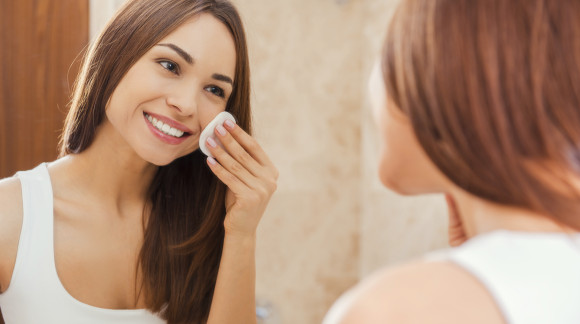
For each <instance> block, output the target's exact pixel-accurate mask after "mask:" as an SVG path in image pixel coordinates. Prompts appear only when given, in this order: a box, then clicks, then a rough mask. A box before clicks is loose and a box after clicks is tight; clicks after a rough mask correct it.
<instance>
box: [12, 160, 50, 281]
mask: <svg viewBox="0 0 580 324" xmlns="http://www.w3.org/2000/svg"><path fill="white" fill-rule="evenodd" d="M16 176H17V177H18V178H19V179H20V184H21V187H22V210H23V215H22V231H21V233H20V242H19V245H18V254H17V257H16V265H15V267H14V271H13V278H12V281H11V284H10V286H12V285H18V284H19V283H20V282H19V281H20V279H22V280H23V281H28V280H30V279H31V278H30V276H32V277H35V276H43V275H46V274H49V273H52V272H53V271H54V270H53V269H54V244H53V231H54V226H53V224H54V219H53V194H52V184H51V182H50V176H49V174H48V169H47V167H46V163H42V164H40V165H39V166H37V167H36V168H34V169H32V170H28V171H21V172H18V173H16ZM24 284H26V283H24Z"/></svg>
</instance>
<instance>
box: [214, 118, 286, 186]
mask: <svg viewBox="0 0 580 324" xmlns="http://www.w3.org/2000/svg"><path fill="white" fill-rule="evenodd" d="M224 126H225V128H227V130H228V133H229V134H230V135H231V138H233V139H234V140H235V142H237V143H239V145H241V147H242V148H243V150H244V151H245V152H247V154H249V155H250V156H251V157H252V158H253V159H254V160H255V161H257V163H258V164H260V165H261V166H263V167H267V168H268V169H270V170H272V171H275V172H274V173H275V174H274V176H275V177H276V178H277V177H278V174H277V173H278V171H277V170H276V168H275V167H274V164H273V163H272V161H271V160H270V158H269V157H268V155H267V154H266V152H264V150H263V149H262V147H261V146H260V145H259V144H258V142H256V140H255V139H254V138H253V137H252V136H250V135H249V134H248V133H246V132H245V131H244V130H243V129H242V128H241V127H240V126H238V125H236V124H235V123H232V122H230V121H226V122H225V123H224ZM226 140H228V139H227V138H226Z"/></svg>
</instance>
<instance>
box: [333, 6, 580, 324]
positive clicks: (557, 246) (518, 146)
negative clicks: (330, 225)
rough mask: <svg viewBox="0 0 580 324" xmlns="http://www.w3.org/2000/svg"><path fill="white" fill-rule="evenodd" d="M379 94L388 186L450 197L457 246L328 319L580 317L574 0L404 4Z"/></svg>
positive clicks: (379, 72) (522, 321)
mask: <svg viewBox="0 0 580 324" xmlns="http://www.w3.org/2000/svg"><path fill="white" fill-rule="evenodd" d="M371 95H372V97H373V102H374V104H373V107H374V112H375V119H376V121H377V123H378V127H379V129H380V137H381V139H382V148H381V155H380V156H381V157H380V163H379V165H380V166H379V168H380V170H379V174H380V178H381V180H382V183H383V184H384V185H385V186H386V187H388V188H390V189H392V190H395V191H397V192H399V193H401V194H406V195H415V194H424V193H434V192H442V193H446V194H447V197H448V203H449V206H450V216H451V217H450V219H451V222H450V231H449V240H450V243H451V245H453V246H455V247H454V248H452V249H450V250H447V251H442V252H440V253H437V254H433V255H430V256H429V257H428V258H425V259H423V260H420V261H417V262H414V263H410V264H406V265H402V266H398V267H395V268H391V269H387V270H383V271H379V272H378V273H376V274H375V275H373V276H371V278H369V279H367V280H365V281H364V282H362V283H361V284H359V285H358V287H356V288H354V289H353V290H352V291H351V292H349V293H347V294H346V295H345V296H344V297H343V298H341V299H340V301H339V302H337V303H336V304H335V306H334V307H333V309H332V310H331V311H330V312H329V314H328V315H327V317H326V320H325V323H333V324H334V323H341V324H350V323H357V324H365V323H422V324H423V323H448V324H449V323H451V324H453V323H471V324H473V323H486V324H500V323H511V324H530V323H538V324H539V323H558V324H572V323H580V233H579V231H580V195H579V190H580V2H578V1H546V0H529V1H512V0H510V1H504V0H403V1H402V2H401V3H400V6H399V8H398V10H397V11H396V13H395V15H394V17H393V20H392V22H391V25H390V28H389V31H388V35H387V38H386V41H385V45H384V52H383V54H382V60H381V64H380V68H377V69H375V72H374V76H373V77H372V78H371Z"/></svg>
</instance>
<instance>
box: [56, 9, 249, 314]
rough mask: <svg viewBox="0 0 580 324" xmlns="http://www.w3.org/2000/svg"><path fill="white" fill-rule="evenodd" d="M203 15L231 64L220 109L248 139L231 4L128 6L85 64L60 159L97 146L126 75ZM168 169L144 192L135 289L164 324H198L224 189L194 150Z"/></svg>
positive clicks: (204, 310) (241, 42)
mask: <svg viewBox="0 0 580 324" xmlns="http://www.w3.org/2000/svg"><path fill="white" fill-rule="evenodd" d="M201 14H209V15H211V16H213V17H215V18H216V19H217V20H218V21H220V22H221V23H223V24H224V25H225V26H226V27H227V29H228V31H229V32H230V33H231V36H232V39H233V42H234V45H235V51H236V53H235V55H236V63H235V73H234V75H233V79H234V82H233V87H232V92H231V95H230V96H229V99H228V101H227V103H226V104H225V109H226V110H227V111H230V112H232V114H233V115H235V116H236V119H237V122H238V125H240V126H241V127H242V128H243V129H245V130H246V131H248V132H249V131H250V102H249V97H250V84H249V80H250V76H249V66H248V55H247V48H246V40H245V35H244V30H243V27H242V22H241V20H240V17H239V15H238V13H237V11H236V10H235V8H234V7H233V6H232V5H231V4H230V3H229V1H227V0H131V1H128V2H127V3H126V4H125V5H124V6H123V8H121V9H120V11H119V12H118V13H117V15H116V16H115V17H114V18H113V19H112V20H111V22H110V23H109V24H108V25H107V26H106V27H105V29H104V30H103V32H102V33H101V34H100V35H99V37H98V38H97V39H96V41H95V43H94V44H93V45H92V47H91V49H90V50H89V52H88V53H87V55H86V57H85V62H84V64H83V68H82V70H81V72H80V75H79V78H78V80H77V83H76V85H75V91H74V94H73V100H72V103H71V109H70V112H69V114H68V117H67V120H66V124H65V130H64V134H63V138H62V145H61V155H66V154H80V153H82V152H83V151H84V150H85V149H87V148H88V147H89V146H90V145H91V144H92V143H93V142H94V140H95V138H96V134H97V133H98V130H99V126H100V125H102V124H103V123H104V121H105V118H107V115H106V111H105V108H106V106H107V105H108V102H109V100H110V99H111V97H112V96H113V93H114V92H115V90H116V89H117V87H118V85H119V84H120V83H121V82H122V79H123V78H124V76H126V75H127V72H128V71H129V70H130V69H131V67H132V66H134V65H135V63H136V62H138V61H139V59H140V58H141V57H143V56H144V55H145V54H146V53H147V52H148V51H149V50H150V49H151V48H152V47H154V46H155V45H156V44H157V43H159V41H160V40H162V39H163V38H165V37H166V36H168V35H169V34H171V33H172V32H173V31H175V30H176V29H177V28H179V27H180V26H183V24H184V23H186V22H188V21H191V19H192V18H194V17H198V16H199V15H201ZM192 91H194V90H192ZM107 109H108V108H107ZM197 135H199V134H197ZM169 162H170V163H169ZM169 162H168V164H167V165H165V164H163V166H161V167H159V168H158V170H157V173H156V174H155V176H154V179H153V181H152V183H151V185H150V187H149V190H148V197H147V200H148V202H147V206H146V208H145V210H144V222H145V223H144V226H145V233H144V241H143V246H142V249H141V251H140V254H139V261H138V269H137V272H138V274H139V276H138V278H142V279H143V282H142V286H139V285H138V286H137V289H138V290H139V294H141V293H143V294H144V296H145V300H146V304H147V307H148V308H149V309H150V310H152V311H155V312H161V315H162V316H164V317H165V318H166V319H167V321H168V323H202V322H204V321H205V319H206V318H207V316H208V313H209V307H210V303H211V299H212V295H213V290H214V286H215V282H216V277H217V270H218V266H219V261H220V256H221V249H222V246H223V238H224V229H223V220H224V216H225V203H224V200H225V192H226V188H225V186H224V185H223V184H222V183H221V182H220V181H219V180H218V179H217V178H216V177H215V176H214V175H213V174H212V172H211V171H210V170H209V168H208V167H207V165H206V162H205V157H204V156H203V154H201V153H200V152H199V150H196V151H194V152H192V153H189V154H186V155H185V156H182V157H180V158H177V159H176V160H174V161H172V162H171V161H169Z"/></svg>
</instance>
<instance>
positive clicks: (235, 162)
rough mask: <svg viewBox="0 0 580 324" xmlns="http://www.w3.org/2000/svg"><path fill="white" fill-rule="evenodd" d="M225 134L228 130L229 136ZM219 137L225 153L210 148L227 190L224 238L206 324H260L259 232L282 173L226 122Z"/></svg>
mask: <svg viewBox="0 0 580 324" xmlns="http://www.w3.org/2000/svg"><path fill="white" fill-rule="evenodd" d="M226 128H227V130H226ZM226 128H224V127H220V126H218V127H217V128H216V134H217V136H218V138H219V139H220V141H221V142H222V143H223V144H224V147H225V150H223V149H221V148H220V147H219V146H217V145H215V143H212V142H211V141H210V142H208V148H209V150H210V151H211V153H212V154H213V155H214V156H215V157H216V159H217V161H216V160H214V159H212V158H208V165H209V167H210V168H211V170H212V171H213V172H214V174H215V175H216V176H217V177H218V178H219V179H220V180H221V181H222V182H224V183H225V184H226V185H227V186H228V193H227V196H226V218H225V221H224V226H225V238H224V248H223V252H222V258H221V262H220V268H219V272H218V277H217V283H216V287H215V291H214V297H213V300H212V305H211V310H210V314H209V319H208V322H207V323H208V324H231V323H237V324H253V323H256V305H255V299H256V296H255V272H256V270H255V249H256V228H257V226H258V223H259V221H260V219H261V217H262V215H263V214H264V211H265V209H266V206H267V204H268V202H269V200H270V197H271V196H272V194H273V193H274V191H275V190H276V181H277V179H278V171H277V170H276V168H275V167H274V165H273V164H272V162H271V161H270V159H269V158H268V156H267V155H266V154H265V153H264V151H263V150H262V148H261V147H260V146H259V145H258V143H257V142H256V141H255V140H254V139H253V138H252V137H251V136H250V135H248V134H247V133H246V132H244V131H243V130H242V129H241V128H240V127H238V126H237V125H235V124H233V123H230V124H229V125H228V123H227V122H226Z"/></svg>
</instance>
